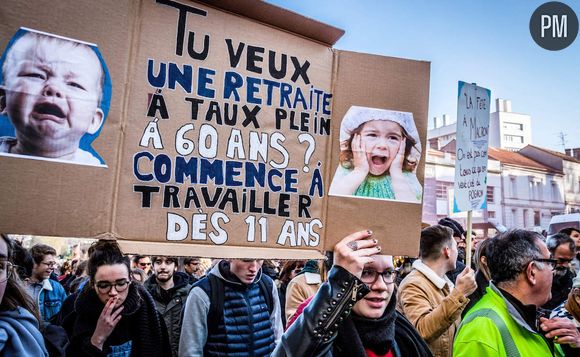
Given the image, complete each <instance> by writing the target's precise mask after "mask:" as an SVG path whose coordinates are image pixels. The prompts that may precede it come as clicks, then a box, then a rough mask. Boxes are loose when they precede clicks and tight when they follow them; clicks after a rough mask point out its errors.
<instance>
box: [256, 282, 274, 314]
mask: <svg viewBox="0 0 580 357" xmlns="http://www.w3.org/2000/svg"><path fill="white" fill-rule="evenodd" d="M262 274H263V273H262ZM258 285H259V286H260V291H261V293H262V295H263V296H264V300H266V305H268V311H269V312H270V315H272V311H274V297H273V296H272V290H273V289H274V282H273V281H272V279H270V277H269V276H267V275H265V274H263V275H262V278H261V279H260V280H259V281H258Z"/></svg>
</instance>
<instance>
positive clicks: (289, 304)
mask: <svg viewBox="0 0 580 357" xmlns="http://www.w3.org/2000/svg"><path fill="white" fill-rule="evenodd" d="M316 275H317V277H316ZM307 277H308V279H307ZM307 280H308V281H307ZM320 284H321V280H320V274H312V273H304V274H300V275H298V276H297V277H295V278H294V279H292V280H290V283H289V284H288V288H287V289H286V311H285V313H286V321H288V320H290V318H291V317H292V316H293V315H294V313H295V312H296V310H297V309H298V306H299V305H300V304H301V303H302V302H303V301H304V300H306V299H308V298H309V297H311V296H314V295H316V292H317V291H318V288H319V287H320Z"/></svg>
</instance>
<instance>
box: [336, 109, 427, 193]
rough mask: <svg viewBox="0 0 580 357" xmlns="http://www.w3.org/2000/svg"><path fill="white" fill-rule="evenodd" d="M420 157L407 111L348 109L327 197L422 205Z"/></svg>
mask: <svg viewBox="0 0 580 357" xmlns="http://www.w3.org/2000/svg"><path fill="white" fill-rule="evenodd" d="M420 158H421V141H420V140H419V133H418V132H417V128H416V126H415V121H414V120H413V114H412V113H407V112H399V111H394V110H386V109H375V108H367V107H358V106H352V107H350V109H349V110H348V111H347V112H346V114H345V116H344V118H343V120H342V122H341V125H340V158H339V161H340V162H339V165H338V168H337V169H336V173H335V174H334V178H333V179H332V183H331V185H330V191H329V194H330V195H335V196H358V197H365V198H376V199H384V200H396V201H403V202H411V203H421V200H422V198H423V187H422V186H421V183H420V182H419V180H418V179H417V176H416V174H415V172H416V170H417V166H418V163H419V160H420Z"/></svg>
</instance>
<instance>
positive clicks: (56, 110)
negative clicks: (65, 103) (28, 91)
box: [34, 103, 65, 119]
mask: <svg viewBox="0 0 580 357" xmlns="http://www.w3.org/2000/svg"><path fill="white" fill-rule="evenodd" d="M34 112H35V113H36V114H40V115H49V116H54V117H57V118H59V119H63V118H64V117H65V114H64V112H63V111H62V109H60V107H59V106H58V105H56V104H52V103H40V104H37V105H35V106H34Z"/></svg>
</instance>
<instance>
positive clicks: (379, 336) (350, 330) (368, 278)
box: [273, 231, 432, 357]
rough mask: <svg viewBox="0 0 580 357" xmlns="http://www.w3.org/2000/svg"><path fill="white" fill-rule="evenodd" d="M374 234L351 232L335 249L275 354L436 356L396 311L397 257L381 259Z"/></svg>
mask: <svg viewBox="0 0 580 357" xmlns="http://www.w3.org/2000/svg"><path fill="white" fill-rule="evenodd" d="M380 251H381V248H380V247H379V246H378V242H377V241H376V240H375V239H372V232H370V231H361V232H356V233H353V234H351V235H349V236H347V237H346V238H344V239H343V240H342V241H340V242H339V243H338V244H337V245H336V246H335V248H334V266H333V267H332V269H331V270H330V273H329V275H328V281H327V282H325V283H324V284H322V285H321V287H320V289H319V290H318V292H317V293H316V295H315V296H314V297H313V298H312V301H310V303H309V304H308V306H306V307H305V308H304V311H303V312H302V315H301V316H300V317H299V318H298V319H297V320H296V321H295V322H294V323H293V324H292V325H291V326H290V327H289V329H288V330H287V331H286V333H285V334H284V335H283V336H282V340H281V342H280V344H279V345H278V346H277V347H276V349H275V350H274V353H273V356H333V355H334V356H352V357H357V356H389V357H399V356H417V357H424V356H432V354H431V352H430V351H429V348H428V347H427V344H426V343H425V342H424V341H423V340H422V339H421V337H420V336H419V334H418V333H417V331H415V329H414V328H413V326H412V325H411V324H410V323H409V321H407V320H406V319H405V317H403V315H401V314H399V312H397V311H396V310H395V306H396V298H395V296H396V295H395V294H394V290H395V286H394V279H395V269H394V266H393V258H392V257H391V256H388V255H379V253H380Z"/></svg>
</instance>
